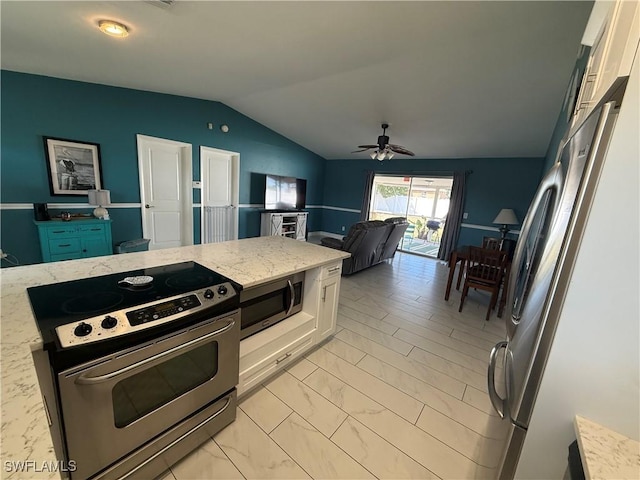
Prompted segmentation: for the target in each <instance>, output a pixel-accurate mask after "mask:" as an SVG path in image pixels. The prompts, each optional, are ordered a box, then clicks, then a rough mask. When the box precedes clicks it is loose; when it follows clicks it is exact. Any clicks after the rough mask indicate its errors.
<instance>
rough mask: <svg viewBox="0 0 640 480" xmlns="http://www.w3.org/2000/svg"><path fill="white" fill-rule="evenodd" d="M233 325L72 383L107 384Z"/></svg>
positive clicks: (220, 332) (232, 324)
mask: <svg viewBox="0 0 640 480" xmlns="http://www.w3.org/2000/svg"><path fill="white" fill-rule="evenodd" d="M235 323H236V322H235V320H230V321H229V323H227V325H225V326H224V327H222V328H219V329H217V330H215V331H213V332H210V333H207V334H206V335H204V336H202V337H198V338H194V339H193V340H190V341H188V342H186V343H183V344H181V345H177V346H175V347H173V348H170V349H169V350H165V351H164V352H160V353H158V354H156V355H152V356H151V357H148V358H145V359H144V360H142V361H140V362H136V363H134V364H132V365H127V366H126V367H124V368H121V369H119V370H116V371H115V372H110V373H105V374H104V375H97V376H95V377H87V376H86V374H84V373H83V374H82V375H80V376H79V377H78V378H76V379H75V382H74V383H76V384H78V385H95V384H98V383H104V382H108V381H109V380H112V379H113V378H115V377H118V376H120V375H122V374H124V373H127V372H130V371H131V370H134V369H136V368H139V367H142V366H144V365H147V364H149V363H151V362H155V361H156V360H159V359H161V358H164V357H166V356H167V355H171V354H172V353H175V352H179V351H180V350H184V349H187V348H189V347H192V346H194V345H197V344H199V343H204V342H205V341H206V340H209V339H210V338H212V337H215V336H217V335H220V334H222V333H224V332H226V331H228V330H230V329H231V328H233V326H234V325H235Z"/></svg>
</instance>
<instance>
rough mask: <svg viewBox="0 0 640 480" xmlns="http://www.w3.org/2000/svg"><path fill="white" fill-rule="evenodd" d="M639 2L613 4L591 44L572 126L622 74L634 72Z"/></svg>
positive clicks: (639, 29) (624, 0)
mask: <svg viewBox="0 0 640 480" xmlns="http://www.w3.org/2000/svg"><path fill="white" fill-rule="evenodd" d="M638 4H639V2H637V1H629V0H618V1H616V2H615V3H612V4H611V7H610V9H609V11H608V15H607V16H606V17H605V20H604V23H603V25H602V27H601V28H600V31H599V33H598V35H597V36H596V39H595V41H594V43H593V46H592V47H591V54H590V56H589V62H588V64H587V68H586V70H585V73H584V76H583V79H582V85H581V88H580V93H579V96H578V101H577V102H576V108H575V112H574V118H573V121H572V127H576V126H577V125H579V124H580V123H582V120H584V119H585V118H586V117H587V115H589V113H591V111H592V110H593V108H594V107H595V106H596V105H597V104H598V102H599V101H600V100H602V99H603V98H604V96H605V95H606V94H607V92H609V90H610V89H611V88H612V87H614V88H615V85H616V81H617V79H618V78H621V77H626V76H628V75H629V74H630V72H631V65H632V63H633V59H634V57H635V55H636V52H637V50H638V43H639V41H640V7H639V6H638Z"/></svg>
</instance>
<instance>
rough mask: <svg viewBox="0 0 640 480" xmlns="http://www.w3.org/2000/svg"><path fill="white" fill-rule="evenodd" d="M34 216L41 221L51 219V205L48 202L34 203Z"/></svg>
mask: <svg viewBox="0 0 640 480" xmlns="http://www.w3.org/2000/svg"><path fill="white" fill-rule="evenodd" d="M33 216H34V217H35V219H36V220H38V221H40V222H45V221H47V220H51V217H50V216H49V207H48V206H47V204H46V203H34V204H33Z"/></svg>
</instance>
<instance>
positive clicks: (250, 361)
mask: <svg viewBox="0 0 640 480" xmlns="http://www.w3.org/2000/svg"><path fill="white" fill-rule="evenodd" d="M314 333H315V317H312V316H311V315H309V314H307V313H305V312H300V313H297V314H296V315H293V316H292V317H289V318H287V319H285V320H283V321H281V322H278V323H276V324H275V325H273V326H272V327H269V328H267V329H266V330H263V331H261V332H259V333H256V334H255V335H252V336H250V337H248V338H245V339H244V340H242V341H241V342H240V379H239V382H238V395H239V396H241V395H243V394H244V393H246V392H247V391H249V390H251V389H252V388H253V387H255V386H257V385H259V384H260V383H262V382H263V381H265V380H266V379H267V378H269V377H270V376H271V375H273V374H274V373H276V372H278V371H280V370H281V369H283V368H284V367H286V366H287V365H288V364H289V363H291V362H292V361H293V360H295V359H296V358H298V357H299V356H300V355H302V354H303V353H304V352H306V351H307V350H309V349H310V348H311V347H312V346H313V345H314V344H315V339H314Z"/></svg>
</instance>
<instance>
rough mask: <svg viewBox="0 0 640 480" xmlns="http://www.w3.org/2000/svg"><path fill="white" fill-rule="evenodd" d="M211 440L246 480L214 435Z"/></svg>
mask: <svg viewBox="0 0 640 480" xmlns="http://www.w3.org/2000/svg"><path fill="white" fill-rule="evenodd" d="M238 408H240V407H238ZM242 411H243V412H244V410H242ZM244 413H245V415H247V417H248V416H249V415H248V414H247V412H244ZM258 427H260V426H259V425H258ZM263 431H264V430H263ZM267 435H268V434H267ZM211 440H213V442H214V443H215V444H216V445H217V446H218V448H219V449H220V451H221V452H222V454H223V455H224V456H225V457H226V458H227V460H229V462H231V465H233V466H234V467H235V469H236V470H237V471H238V472H239V473H240V475H242V478H244V479H245V480H246V478H247V476H246V475H245V474H244V473H242V471H241V470H240V469H239V468H238V466H237V465H236V464H235V463H234V462H233V460H231V458H230V457H229V455H227V452H225V451H224V450H223V449H222V447H221V446H220V444H219V443H218V442H216V439H215V438H214V437H211ZM176 480H179V479H176Z"/></svg>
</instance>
